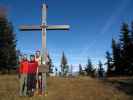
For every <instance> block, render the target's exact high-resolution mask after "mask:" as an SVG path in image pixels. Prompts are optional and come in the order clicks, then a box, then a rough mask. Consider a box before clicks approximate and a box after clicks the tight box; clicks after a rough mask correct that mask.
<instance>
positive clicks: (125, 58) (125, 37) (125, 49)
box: [120, 23, 132, 74]
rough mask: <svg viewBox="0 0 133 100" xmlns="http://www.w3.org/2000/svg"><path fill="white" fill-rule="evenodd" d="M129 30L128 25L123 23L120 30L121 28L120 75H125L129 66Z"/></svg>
mask: <svg viewBox="0 0 133 100" xmlns="http://www.w3.org/2000/svg"><path fill="white" fill-rule="evenodd" d="M129 32H130V30H129V27H128V24H126V23H123V25H122V28H121V37H120V41H121V46H122V54H121V55H122V56H121V59H122V62H121V67H122V74H127V73H128V71H129V69H130V66H131V59H132V58H131V52H132V51H131V39H130V34H129Z"/></svg>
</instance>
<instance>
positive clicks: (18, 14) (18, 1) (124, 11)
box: [0, 0, 133, 65]
mask: <svg viewBox="0 0 133 100" xmlns="http://www.w3.org/2000/svg"><path fill="white" fill-rule="evenodd" d="M46 2H47V4H48V20H47V22H48V24H70V26H71V29H70V31H48V32H47V48H48V50H49V53H50V55H51V57H52V59H53V62H54V64H56V65H59V64H60V59H61V54H62V51H64V52H65V54H66V56H67V58H68V63H69V64H79V63H81V64H83V65H85V64H86V63H87V58H88V57H90V58H91V59H92V61H93V63H95V64H96V63H98V60H102V61H103V60H104V58H105V52H106V51H107V50H109V51H111V39H112V37H114V38H116V39H117V38H118V37H119V33H120V26H121V23H122V22H128V23H129V22H131V21H132V20H133V13H132V11H133V6H132V5H133V0H46ZM0 5H2V6H6V7H7V11H8V17H9V20H10V21H11V22H12V23H13V25H14V31H15V33H16V37H17V40H18V42H17V48H19V49H20V50H21V51H22V52H24V53H33V52H34V51H36V50H37V49H40V48H41V32H37V31H34V32H21V31H19V29H18V28H19V26H20V25H22V24H40V23H41V17H40V16H41V0H0Z"/></svg>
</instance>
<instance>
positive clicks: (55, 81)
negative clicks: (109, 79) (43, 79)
mask: <svg viewBox="0 0 133 100" xmlns="http://www.w3.org/2000/svg"><path fill="white" fill-rule="evenodd" d="M48 86H49V87H48V89H49V90H48V96H47V97H43V96H42V97H39V96H34V97H19V96H18V87H19V81H18V79H17V77H16V76H15V75H14V76H13V75H10V76H7V75H1V76H0V100H133V98H132V97H130V96H128V95H126V94H125V93H124V92H122V91H118V90H117V89H116V88H114V87H113V86H112V85H111V84H108V83H106V82H102V81H99V80H94V79H91V78H89V77H78V78H71V79H69V78H55V77H52V78H49V79H48ZM44 98H45V99H44Z"/></svg>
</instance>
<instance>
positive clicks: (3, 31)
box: [0, 16, 17, 71]
mask: <svg viewBox="0 0 133 100" xmlns="http://www.w3.org/2000/svg"><path fill="white" fill-rule="evenodd" d="M16 65H17V55H16V38H15V34H14V33H13V26H12V24H11V23H10V22H9V21H8V20H7V18H6V17H5V16H4V17H0V69H1V70H4V69H6V70H8V71H9V70H11V69H13V68H15V67H16Z"/></svg>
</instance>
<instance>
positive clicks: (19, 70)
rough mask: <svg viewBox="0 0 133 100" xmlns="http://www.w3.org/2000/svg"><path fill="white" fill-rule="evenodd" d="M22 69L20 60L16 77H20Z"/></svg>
mask: <svg viewBox="0 0 133 100" xmlns="http://www.w3.org/2000/svg"><path fill="white" fill-rule="evenodd" d="M22 70H23V64H22V62H21V63H20V66H19V69H18V77H19V78H20V77H21V73H22Z"/></svg>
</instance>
